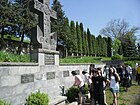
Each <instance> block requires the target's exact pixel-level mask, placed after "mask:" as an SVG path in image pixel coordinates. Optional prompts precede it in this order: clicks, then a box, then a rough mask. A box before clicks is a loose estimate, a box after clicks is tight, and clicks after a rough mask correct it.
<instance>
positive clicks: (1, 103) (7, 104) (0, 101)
mask: <svg viewBox="0 0 140 105" xmlns="http://www.w3.org/2000/svg"><path fill="white" fill-rule="evenodd" d="M0 105H10V104H9V103H8V102H6V101H5V100H1V99H0Z"/></svg>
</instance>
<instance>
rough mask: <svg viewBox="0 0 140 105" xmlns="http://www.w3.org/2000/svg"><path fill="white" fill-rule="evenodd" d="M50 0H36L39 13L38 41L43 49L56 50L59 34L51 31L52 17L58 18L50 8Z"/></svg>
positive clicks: (35, 5) (36, 9) (35, 3)
mask: <svg viewBox="0 0 140 105" xmlns="http://www.w3.org/2000/svg"><path fill="white" fill-rule="evenodd" d="M49 3H50V0H34V9H35V11H36V13H37V14H38V15H39V17H38V19H39V20H38V21H39V24H38V26H37V41H38V42H39V43H40V44H41V45H42V48H43V49H47V50H56V42H57V35H56V33H51V28H50V18H51V17H52V18H54V19H57V16H56V12H55V11H53V10H52V9H49Z"/></svg>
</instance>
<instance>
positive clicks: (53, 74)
mask: <svg viewBox="0 0 140 105" xmlns="http://www.w3.org/2000/svg"><path fill="white" fill-rule="evenodd" d="M50 79H55V72H47V80H50Z"/></svg>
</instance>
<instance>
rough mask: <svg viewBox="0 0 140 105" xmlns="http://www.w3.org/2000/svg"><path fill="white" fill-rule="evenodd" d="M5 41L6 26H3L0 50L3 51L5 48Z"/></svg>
mask: <svg viewBox="0 0 140 105" xmlns="http://www.w3.org/2000/svg"><path fill="white" fill-rule="evenodd" d="M3 39H4V25H2V33H1V43H0V50H3V46H4V40H3Z"/></svg>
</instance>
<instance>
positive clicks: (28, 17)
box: [16, 0, 37, 54]
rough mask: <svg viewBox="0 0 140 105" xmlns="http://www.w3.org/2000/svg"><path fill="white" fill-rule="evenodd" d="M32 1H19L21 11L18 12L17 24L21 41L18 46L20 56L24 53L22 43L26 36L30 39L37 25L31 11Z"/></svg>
mask: <svg viewBox="0 0 140 105" xmlns="http://www.w3.org/2000/svg"><path fill="white" fill-rule="evenodd" d="M30 1H31V0H20V1H19V0H18V1H17V3H18V5H20V7H19V8H18V10H19V11H17V13H18V15H17V17H16V24H17V33H18V35H19V37H20V39H21V40H20V43H19V46H18V51H17V53H18V54H20V53H21V51H22V47H23V46H22V43H23V40H24V38H25V35H26V36H28V37H30V36H31V29H32V28H33V27H34V26H35V25H36V24H37V22H36V19H35V15H34V13H33V12H31V11H30ZM27 23H28V24H27Z"/></svg>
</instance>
